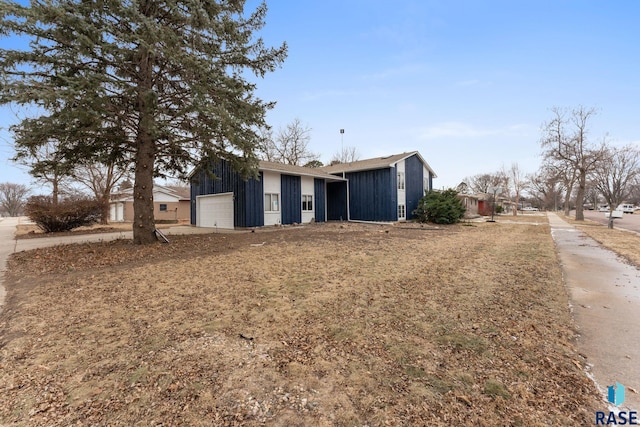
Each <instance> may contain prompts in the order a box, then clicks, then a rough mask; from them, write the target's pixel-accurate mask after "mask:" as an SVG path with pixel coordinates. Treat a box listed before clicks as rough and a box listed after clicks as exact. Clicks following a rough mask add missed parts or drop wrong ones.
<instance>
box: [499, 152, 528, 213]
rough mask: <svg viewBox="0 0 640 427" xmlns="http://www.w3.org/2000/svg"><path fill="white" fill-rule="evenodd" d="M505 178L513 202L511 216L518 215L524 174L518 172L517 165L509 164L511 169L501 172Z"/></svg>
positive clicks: (524, 185) (524, 184) (525, 182)
mask: <svg viewBox="0 0 640 427" xmlns="http://www.w3.org/2000/svg"><path fill="white" fill-rule="evenodd" d="M503 173H504V175H505V176H507V177H508V178H509V183H510V185H511V189H512V190H513V199H514V202H515V209H513V215H518V206H519V205H520V197H521V196H522V192H523V191H524V189H525V187H526V184H527V181H526V179H525V175H524V173H523V172H522V171H521V170H520V166H518V163H516V162H514V163H511V168H509V170H507V171H504V172H503Z"/></svg>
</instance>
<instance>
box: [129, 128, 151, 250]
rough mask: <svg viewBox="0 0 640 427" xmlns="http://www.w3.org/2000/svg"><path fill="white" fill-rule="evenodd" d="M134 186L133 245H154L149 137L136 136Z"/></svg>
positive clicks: (144, 135)
mask: <svg viewBox="0 0 640 427" xmlns="http://www.w3.org/2000/svg"><path fill="white" fill-rule="evenodd" d="M137 145H138V150H137V154H136V167H135V184H134V185H133V217H134V218H133V243H135V244H137V245H144V244H149V243H154V242H155V241H156V235H155V233H154V231H155V229H156V226H155V222H154V219H153V161H154V158H153V157H154V152H153V140H152V139H151V135H149V134H148V133H143V134H142V135H139V136H138V144H137Z"/></svg>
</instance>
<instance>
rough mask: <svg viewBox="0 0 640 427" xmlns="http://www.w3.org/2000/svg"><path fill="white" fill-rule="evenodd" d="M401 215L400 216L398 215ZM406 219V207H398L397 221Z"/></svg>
mask: <svg viewBox="0 0 640 427" xmlns="http://www.w3.org/2000/svg"><path fill="white" fill-rule="evenodd" d="M401 213H402V215H400V214H401ZM406 218H407V207H406V205H398V219H406Z"/></svg>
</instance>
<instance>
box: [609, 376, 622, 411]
mask: <svg viewBox="0 0 640 427" xmlns="http://www.w3.org/2000/svg"><path fill="white" fill-rule="evenodd" d="M607 397H608V400H609V402H611V403H613V404H614V405H616V406H619V405H622V404H623V403H624V386H623V385H622V384H620V383H619V382H618V381H616V383H615V384H614V385H610V386H609V387H607Z"/></svg>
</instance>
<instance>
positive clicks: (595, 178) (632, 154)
mask: <svg viewBox="0 0 640 427" xmlns="http://www.w3.org/2000/svg"><path fill="white" fill-rule="evenodd" d="M591 176H592V182H593V183H594V184H595V186H596V188H597V189H598V191H600V193H601V194H602V196H603V197H604V199H605V201H606V202H607V203H608V204H609V228H613V215H611V212H613V210H614V209H615V208H616V206H618V205H619V204H620V203H623V202H625V201H626V200H627V198H628V197H629V196H630V195H631V191H632V190H633V186H634V184H637V183H638V180H639V179H640V150H638V148H637V147H634V146H631V145H627V146H624V147H619V148H615V147H607V149H606V150H605V152H604V156H603V157H602V159H601V161H600V162H598V165H597V167H596V168H595V170H594V171H593V173H592V174H591Z"/></svg>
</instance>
